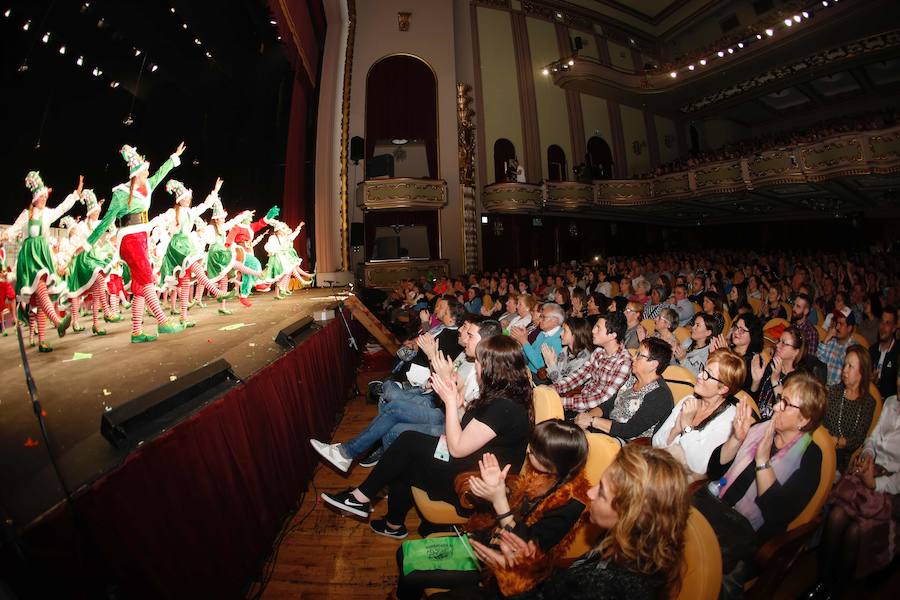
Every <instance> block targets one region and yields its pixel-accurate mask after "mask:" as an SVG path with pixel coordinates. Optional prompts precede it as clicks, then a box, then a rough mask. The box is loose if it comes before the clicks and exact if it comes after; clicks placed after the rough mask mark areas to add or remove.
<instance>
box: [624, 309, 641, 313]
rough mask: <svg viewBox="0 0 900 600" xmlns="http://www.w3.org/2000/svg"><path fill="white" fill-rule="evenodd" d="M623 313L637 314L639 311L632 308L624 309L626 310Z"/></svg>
mask: <svg viewBox="0 0 900 600" xmlns="http://www.w3.org/2000/svg"><path fill="white" fill-rule="evenodd" d="M625 312H630V313H639V312H640V311H637V310H634V309H633V308H626V309H625Z"/></svg>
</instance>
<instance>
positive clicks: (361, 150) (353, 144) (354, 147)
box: [350, 135, 366, 165]
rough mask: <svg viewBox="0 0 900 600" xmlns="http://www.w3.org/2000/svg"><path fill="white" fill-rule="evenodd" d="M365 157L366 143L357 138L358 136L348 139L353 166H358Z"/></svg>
mask: <svg viewBox="0 0 900 600" xmlns="http://www.w3.org/2000/svg"><path fill="white" fill-rule="evenodd" d="M365 155H366V141H365V140H364V139H363V138H361V137H359V136H358V135H354V136H353V137H352V138H350V160H352V161H353V164H354V165H356V164H359V161H361V160H362V159H363V158H364V157H365Z"/></svg>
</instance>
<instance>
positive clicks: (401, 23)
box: [397, 12, 412, 31]
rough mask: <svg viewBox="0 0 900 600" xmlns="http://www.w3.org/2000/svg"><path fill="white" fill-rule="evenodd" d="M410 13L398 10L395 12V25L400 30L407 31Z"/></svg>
mask: <svg viewBox="0 0 900 600" xmlns="http://www.w3.org/2000/svg"><path fill="white" fill-rule="evenodd" d="M410 15H412V13H409V12H398V13H397V26H398V27H399V28H400V31H409V17H410Z"/></svg>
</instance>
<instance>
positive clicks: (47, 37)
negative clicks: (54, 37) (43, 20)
mask: <svg viewBox="0 0 900 600" xmlns="http://www.w3.org/2000/svg"><path fill="white" fill-rule="evenodd" d="M41 41H42V42H44V43H45V44H46V43H47V42H49V41H50V32H49V31H48V32H47V33H45V34H44V37H42V38H41Z"/></svg>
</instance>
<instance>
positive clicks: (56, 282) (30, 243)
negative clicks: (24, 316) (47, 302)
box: [16, 236, 68, 304]
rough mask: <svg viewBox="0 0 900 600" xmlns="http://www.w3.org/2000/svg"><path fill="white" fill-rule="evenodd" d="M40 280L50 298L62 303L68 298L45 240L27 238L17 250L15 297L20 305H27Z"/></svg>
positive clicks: (41, 238) (64, 284)
mask: <svg viewBox="0 0 900 600" xmlns="http://www.w3.org/2000/svg"><path fill="white" fill-rule="evenodd" d="M41 279H45V280H46V283H47V291H48V292H50V298H52V299H59V301H60V303H64V302H65V301H66V299H67V297H68V290H67V287H66V283H65V281H64V280H63V278H62V277H60V276H59V275H58V274H57V273H56V267H55V266H54V264H53V254H52V253H51V252H50V244H48V243H47V238H45V237H43V236H40V237H27V238H25V240H24V241H23V242H22V246H21V248H19V255H18V257H17V258H16V297H17V298H18V300H19V303H20V304H28V303H29V302H30V301H31V296H32V295H33V294H34V293H35V292H36V291H37V287H38V284H39V283H40V282H41Z"/></svg>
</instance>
